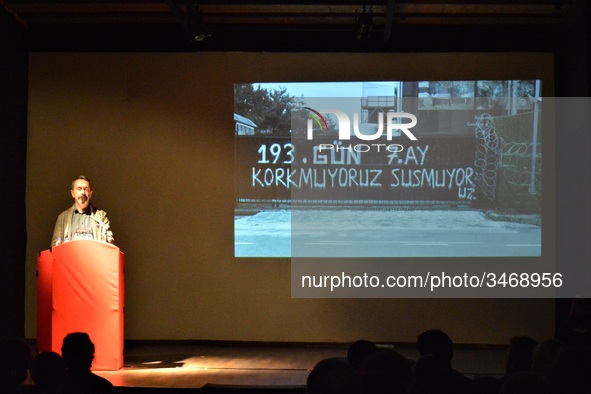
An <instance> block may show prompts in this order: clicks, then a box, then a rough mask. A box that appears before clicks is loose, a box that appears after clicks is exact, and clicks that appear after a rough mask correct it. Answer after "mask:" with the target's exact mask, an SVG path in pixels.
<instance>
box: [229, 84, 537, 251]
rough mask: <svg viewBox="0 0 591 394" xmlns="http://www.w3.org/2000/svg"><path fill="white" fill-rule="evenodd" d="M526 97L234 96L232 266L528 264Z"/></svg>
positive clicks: (324, 88)
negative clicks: (519, 259) (405, 260)
mask: <svg viewBox="0 0 591 394" xmlns="http://www.w3.org/2000/svg"><path fill="white" fill-rule="evenodd" d="M539 96H540V83H539V81H533V80H527V81H521V80H520V81H514V80H512V81H393V82H385V81H379V82H331V83H252V84H237V85H235V86H234V124H235V154H236V157H235V174H236V208H235V219H234V227H235V255H236V257H304V258H305V257H508V256H513V257H515V256H541V251H542V244H541V239H542V227H541V205H542V201H541V200H542V190H541V189H542V188H541V186H542V185H541V184H542V174H541V153H542V149H541V137H540V136H541V129H542V127H541V124H540V113H541V108H540V106H539V100H537V99H536V97H539ZM413 121H416V123H413ZM409 124H410V125H411V126H409V127H405V126H404V125H409ZM405 128H406V131H405ZM389 134H390V135H391V138H390V139H389V136H388V135H389Z"/></svg>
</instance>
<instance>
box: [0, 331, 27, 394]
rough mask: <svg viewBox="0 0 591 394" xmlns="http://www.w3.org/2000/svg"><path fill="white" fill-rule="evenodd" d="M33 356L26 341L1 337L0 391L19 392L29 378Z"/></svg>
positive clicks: (7, 392)
mask: <svg viewBox="0 0 591 394" xmlns="http://www.w3.org/2000/svg"><path fill="white" fill-rule="evenodd" d="M32 359H33V357H32V355H31V349H30V348H29V346H28V345H27V344H26V343H25V341H23V340H21V339H17V338H0V392H1V393H6V394H13V393H18V392H19V390H20V387H21V386H22V385H23V383H24V382H25V380H26V379H27V375H28V372H29V367H30V365H31V361H32Z"/></svg>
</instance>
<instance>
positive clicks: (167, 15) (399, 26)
mask: <svg viewBox="0 0 591 394" xmlns="http://www.w3.org/2000/svg"><path fill="white" fill-rule="evenodd" d="M572 3H573V1H571V0H563V1H557V0H538V1H534V0H513V1H511V0H500V1H492V0H489V1H482V0H481V1H474V0H472V1H469V0H455V1H444V0H439V1H437V0H406V1H401V0H375V1H367V2H363V1H320V0H315V1H314V0H307V1H306V0H300V1H288V0H283V1H261V0H259V1H223V0H217V1H213V0H200V1H179V0H174V1H173V0H170V1H150V0H129V1H114V0H103V1H88V0H87V1H71V0H28V1H27V0H24V1H23V0H0V7H2V6H3V7H4V8H5V9H6V10H7V11H8V13H10V14H11V15H12V16H13V17H14V18H15V19H16V20H17V21H18V22H19V23H20V24H22V25H23V26H24V27H25V28H26V29H25V31H26V37H27V42H28V46H29V49H30V50H31V51H200V50H208V51H219V50H223V51H233V50H235V51H325V52H326V51H407V52H408V51H410V52H412V51H433V50H436V51H462V50H463V51H478V50H483V51H491V50H493V51H494V50H514V51H517V50H529V51H538V50H549V49H551V47H552V46H555V45H559V38H558V36H557V31H558V29H559V28H560V26H561V24H562V23H563V20H564V17H565V15H566V13H567V12H568V9H569V7H570V6H571V4H572ZM361 22H363V23H364V26H365V30H364V32H363V33H364V34H361V33H360V30H359V29H360V28H361V26H360V24H361ZM365 33H367V34H365ZM195 37H197V40H196V39H195Z"/></svg>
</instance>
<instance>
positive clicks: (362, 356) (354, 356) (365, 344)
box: [347, 339, 378, 371]
mask: <svg viewBox="0 0 591 394" xmlns="http://www.w3.org/2000/svg"><path fill="white" fill-rule="evenodd" d="M377 352H378V346H377V345H376V344H375V343H373V342H371V341H368V340H365V339H360V340H358V341H355V342H353V343H352V344H351V346H349V349H347V360H349V362H350V363H351V365H353V367H354V368H355V369H356V370H357V371H360V368H361V364H362V363H363V361H365V360H366V359H367V358H369V357H371V356H373V355H374V354H376V353H377Z"/></svg>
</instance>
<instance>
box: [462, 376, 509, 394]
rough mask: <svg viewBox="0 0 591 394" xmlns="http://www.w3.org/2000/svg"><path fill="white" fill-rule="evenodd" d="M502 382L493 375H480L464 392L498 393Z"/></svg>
mask: <svg viewBox="0 0 591 394" xmlns="http://www.w3.org/2000/svg"><path fill="white" fill-rule="evenodd" d="M500 387H501V383H500V382H499V380H498V379H497V378H495V377H493V376H479V377H477V378H475V379H473V380H472V381H470V382H469V383H468V384H467V385H466V386H465V387H464V389H463V390H462V393H463V394H498V393H499V388H500Z"/></svg>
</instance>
